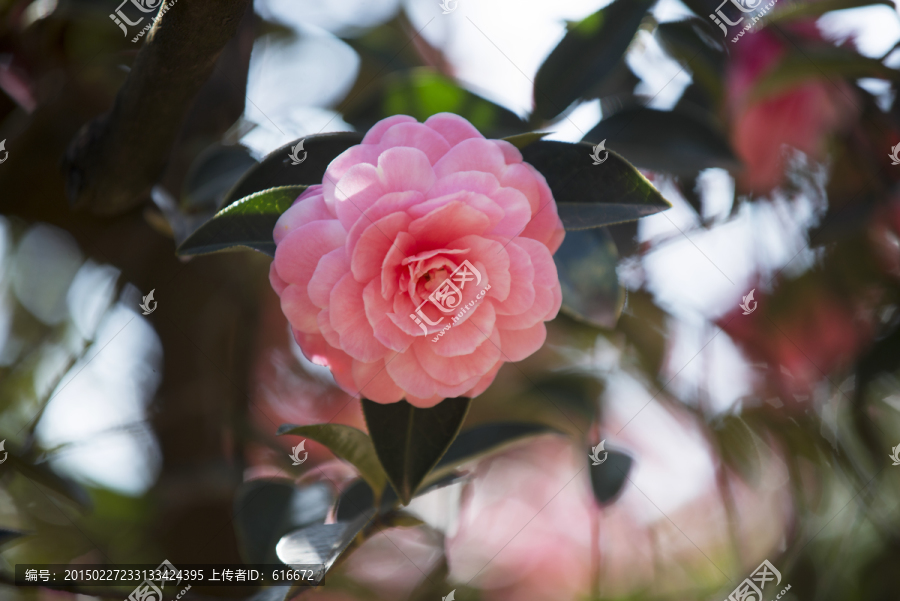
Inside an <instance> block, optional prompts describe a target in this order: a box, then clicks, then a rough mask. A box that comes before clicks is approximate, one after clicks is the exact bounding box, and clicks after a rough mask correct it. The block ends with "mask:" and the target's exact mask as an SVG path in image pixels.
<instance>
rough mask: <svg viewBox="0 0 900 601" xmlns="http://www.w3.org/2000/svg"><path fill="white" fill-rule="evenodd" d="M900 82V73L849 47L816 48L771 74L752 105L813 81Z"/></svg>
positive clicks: (796, 52)
mask: <svg viewBox="0 0 900 601" xmlns="http://www.w3.org/2000/svg"><path fill="white" fill-rule="evenodd" d="M864 77H873V78H877V79H888V80H897V79H900V71H897V70H896V69H891V68H890V67H888V66H886V65H884V64H883V63H882V62H881V61H879V60H877V59H874V58H868V57H866V56H861V55H860V54H858V53H856V52H854V51H853V50H850V49H849V48H845V47H838V46H826V45H816V46H807V47H804V48H800V49H797V48H795V47H791V51H790V53H789V54H787V55H786V56H785V57H784V58H782V59H781V60H780V61H779V62H778V64H777V65H776V66H775V67H774V68H773V69H771V70H769V71H767V72H766V73H765V74H764V75H763V76H762V77H760V79H759V80H758V81H757V82H756V85H755V86H754V87H753V88H752V89H751V90H750V93H749V95H748V99H749V101H751V102H755V101H760V100H762V99H765V98H768V97H770V96H774V95H776V94H779V93H781V92H784V91H786V90H789V89H792V88H795V87H797V86H800V85H802V84H804V83H806V82H808V81H810V80H816V79H818V80H822V81H823V82H826V83H828V82H831V83H833V82H834V81H835V80H836V79H859V78H864Z"/></svg>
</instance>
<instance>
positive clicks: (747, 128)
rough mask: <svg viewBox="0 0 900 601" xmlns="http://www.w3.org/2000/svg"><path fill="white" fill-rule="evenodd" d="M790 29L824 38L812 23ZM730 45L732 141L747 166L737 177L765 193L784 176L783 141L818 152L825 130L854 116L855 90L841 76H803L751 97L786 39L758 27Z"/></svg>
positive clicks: (779, 57) (785, 49) (784, 49)
mask: <svg viewBox="0 0 900 601" xmlns="http://www.w3.org/2000/svg"><path fill="white" fill-rule="evenodd" d="M790 29H791V32H792V33H793V34H795V35H797V36H798V37H800V38H805V39H807V40H812V41H816V42H819V43H824V42H823V41H822V37H821V34H820V33H819V31H818V28H817V27H816V25H815V23H807V22H801V23H796V24H794V25H793V26H792V27H791V28H790ZM729 46H731V50H732V57H731V61H730V62H729V66H728V75H727V86H726V88H727V97H728V107H729V111H730V113H731V117H732V122H733V125H732V133H731V143H732V145H733V147H734V149H735V150H736V151H737V154H738V156H739V157H740V158H741V160H742V161H743V162H744V164H745V167H746V168H745V170H744V172H743V173H742V174H741V176H740V179H739V181H740V183H741V184H742V186H743V187H744V188H746V189H748V190H751V191H753V192H757V193H761V194H765V193H767V192H769V191H771V190H772V189H773V188H775V187H776V186H778V185H780V184H781V183H782V182H783V181H784V172H785V157H784V153H783V150H782V147H783V146H784V145H787V146H789V147H793V148H796V149H798V150H801V151H802V152H804V153H805V154H806V155H808V156H810V157H812V158H820V156H821V154H822V152H823V151H824V146H825V140H826V138H827V136H828V135H829V134H831V133H832V132H834V131H835V130H837V129H840V128H841V127H842V126H843V125H844V124H846V123H849V122H850V121H851V120H852V119H853V116H854V113H855V112H856V108H855V106H854V104H853V102H852V101H851V100H850V98H852V97H853V92H852V90H851V89H850V87H849V86H848V85H846V84H845V83H844V82H834V81H831V80H829V79H824V78H823V79H812V80H810V79H806V80H802V81H799V82H798V83H797V85H796V86H794V87H791V88H790V89H787V90H785V91H783V92H779V93H776V94H775V95H772V96H768V97H765V98H762V99H752V98H750V94H751V92H752V90H753V87H754V86H755V85H756V83H757V82H758V81H759V80H760V79H761V78H762V77H764V76H765V75H766V74H767V73H768V72H769V71H771V70H772V69H773V68H775V67H776V65H777V64H778V62H779V61H781V60H782V58H783V57H784V56H785V55H786V54H788V50H789V49H790V44H789V43H788V42H787V41H785V40H784V39H783V37H781V36H779V35H777V34H776V33H774V32H772V31H770V30H768V29H762V30H760V31H758V32H756V33H752V34H750V35H747V36H744V37H742V38H741V39H740V40H739V41H738V42H737V43H735V44H733V45H732V44H729ZM794 52H796V50H794Z"/></svg>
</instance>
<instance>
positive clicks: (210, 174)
mask: <svg viewBox="0 0 900 601" xmlns="http://www.w3.org/2000/svg"><path fill="white" fill-rule="evenodd" d="M257 164H258V163H257V161H256V159H254V158H253V157H252V156H250V153H249V151H248V150H247V149H246V148H244V147H243V146H226V145H222V144H214V145H212V146H210V147H208V148H206V149H205V150H204V151H203V152H201V153H200V155H199V156H197V158H196V159H194V162H193V163H192V164H191V167H190V169H189V170H188V172H187V175H186V176H185V178H184V185H183V186H182V190H181V207H182V208H184V209H187V210H210V211H215V210H216V209H218V208H219V207H221V206H222V201H223V199H224V198H225V194H226V193H227V192H228V190H230V189H231V188H233V187H234V184H236V183H237V181H238V180H239V179H240V178H241V176H243V175H244V173H246V172H247V170H249V169H250V168H251V167H253V166H254V165H257Z"/></svg>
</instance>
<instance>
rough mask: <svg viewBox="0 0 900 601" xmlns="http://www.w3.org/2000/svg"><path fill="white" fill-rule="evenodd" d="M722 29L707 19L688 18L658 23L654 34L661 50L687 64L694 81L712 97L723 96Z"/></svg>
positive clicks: (723, 49)
mask: <svg viewBox="0 0 900 601" xmlns="http://www.w3.org/2000/svg"><path fill="white" fill-rule="evenodd" d="M717 34H721V32H720V31H719V30H718V29H716V28H715V27H714V26H713V25H712V23H711V21H710V20H709V19H708V18H707V19H705V20H704V19H698V18H690V19H684V20H682V21H672V22H669V23H660V24H659V26H657V28H656V37H657V39H658V40H659V42H660V45H661V46H662V47H663V49H664V50H665V51H666V52H667V53H668V54H669V55H670V56H671V57H672V58H674V59H675V60H677V61H678V62H679V63H681V65H682V66H684V67H686V68H687V69H688V70H689V71H690V72H691V75H692V77H693V79H694V83H697V84H700V85H702V86H703V89H704V90H705V91H706V92H707V94H708V95H709V96H710V97H711V98H712V99H719V98H721V97H722V86H723V74H724V72H725V58H726V55H725V46H724V44H723V41H722V37H721V35H717Z"/></svg>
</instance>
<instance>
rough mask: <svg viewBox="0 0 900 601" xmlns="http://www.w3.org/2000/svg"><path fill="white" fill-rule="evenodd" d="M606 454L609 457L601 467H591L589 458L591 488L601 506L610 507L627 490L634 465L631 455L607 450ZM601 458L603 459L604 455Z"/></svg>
mask: <svg viewBox="0 0 900 601" xmlns="http://www.w3.org/2000/svg"><path fill="white" fill-rule="evenodd" d="M606 452H607V453H608V454H609V455H608V456H607V458H606V461H604V462H603V463H601V464H600V465H590V459H589V458H588V461H589V464H588V469H590V470H591V488H592V489H593V491H594V498H595V499H597V502H598V503H599V504H600V505H601V506H606V505H610V504H611V503H613V502H614V501H615V500H616V499H617V498H618V497H619V495H620V494H621V493H622V490H623V489H624V488H625V482H627V481H628V473H629V472H630V471H631V464H632V463H634V460H633V459H632V458H631V456H630V455H627V454H625V453H622V452H620V451H610V450H609V449H607V450H606ZM600 457H601V458H602V455H600Z"/></svg>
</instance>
